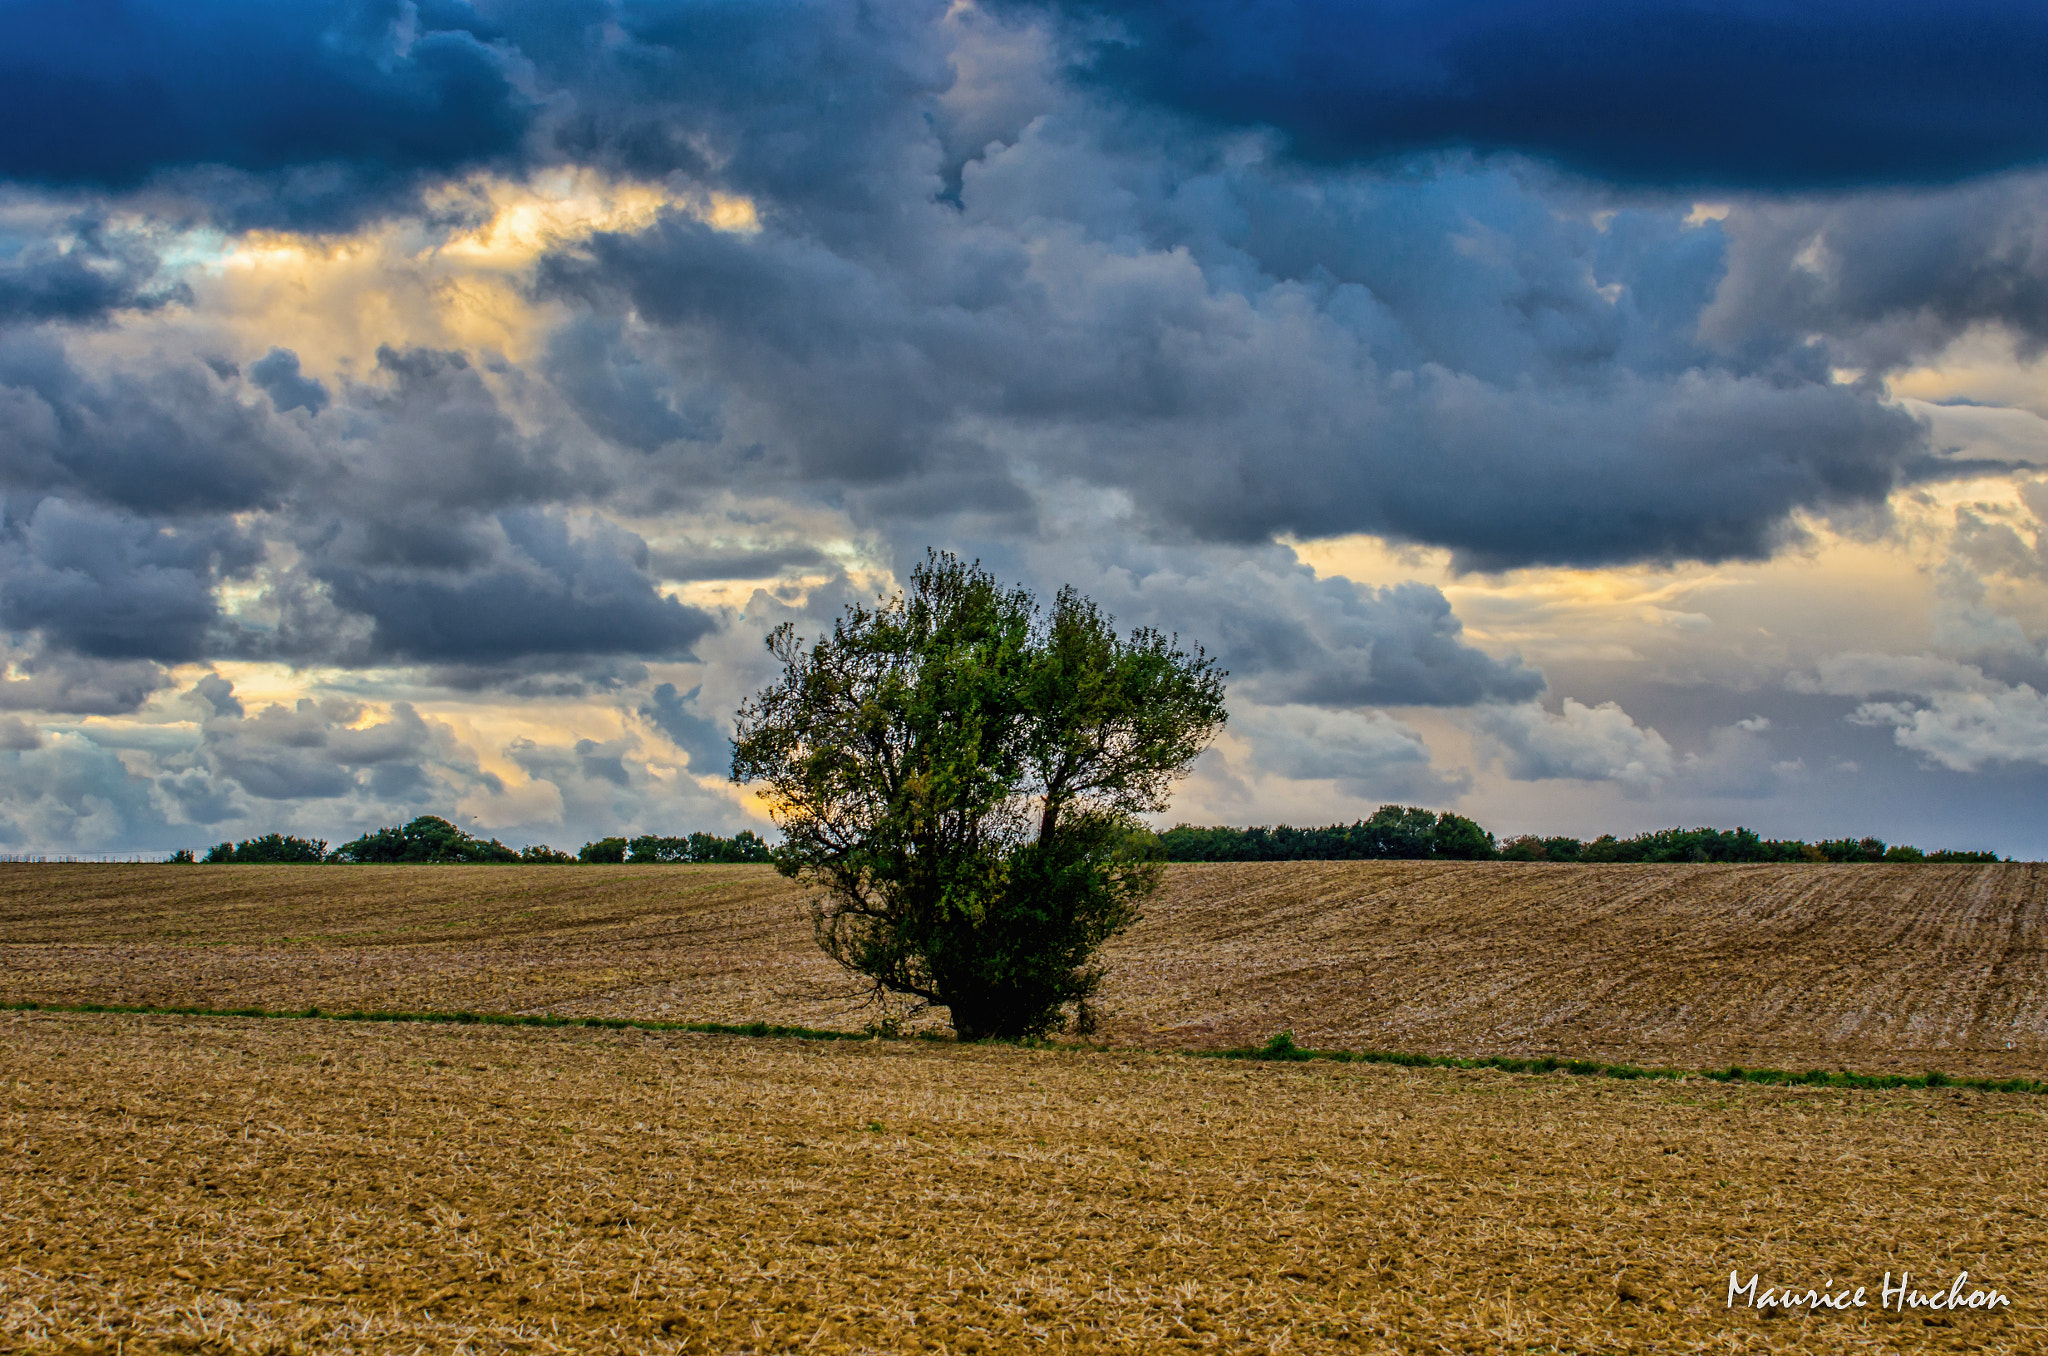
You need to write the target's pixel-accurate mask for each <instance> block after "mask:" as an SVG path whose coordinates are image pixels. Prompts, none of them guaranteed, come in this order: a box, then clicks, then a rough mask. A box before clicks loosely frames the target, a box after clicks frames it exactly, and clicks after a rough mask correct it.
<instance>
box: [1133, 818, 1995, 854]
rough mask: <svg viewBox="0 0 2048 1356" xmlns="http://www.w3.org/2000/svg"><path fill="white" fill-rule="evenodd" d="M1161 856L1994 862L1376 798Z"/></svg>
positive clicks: (1198, 834) (1877, 844)
mask: <svg viewBox="0 0 2048 1356" xmlns="http://www.w3.org/2000/svg"><path fill="white" fill-rule="evenodd" d="M1159 838H1160V842H1161V843H1162V844H1163V845H1164V847H1165V849H1166V859H1167V860H1168V861H1171V862H1286V861H1325V862H1338V861H1349V860H1354V859H1361V858H1466V859H1473V860H1477V859H1483V858H1488V857H1497V858H1500V859H1502V860H1504V861H1512V862H1632V863H1646V862H1923V861H1924V862H1995V861H1998V860H1999V856H1998V854H1997V853H1995V852H1922V851H1920V849H1918V848H1914V847H1907V846H1905V845H1904V844H1892V845H1889V846H1888V845H1887V844H1886V843H1885V841H1884V840H1883V839H1881V838H1830V839H1825V840H1823V841H1821V842H1818V843H1808V842H1803V841H1801V840H1800V839H1797V838H1792V839H1776V838H1760V837H1758V836H1757V835H1756V834H1755V833H1753V832H1751V831H1750V830H1748V829H1741V828H1737V829H1657V830H1654V831H1652V832H1650V833H1642V834H1637V835H1636V836H1635V837H1633V838H1616V837H1615V836H1614V835H1613V834H1611V833H1604V834H1602V835H1600V836H1599V837H1598V838H1596V839H1594V840H1593V841H1592V842H1590V843H1582V842H1580V841H1579V840H1578V839H1576V838H1564V837H1555V838H1538V837H1536V836H1535V835H1534V834H1525V835H1523V836H1522V837H1520V838H1513V839H1510V840H1508V841H1507V842H1506V843H1504V844H1501V845H1499V846H1498V847H1496V846H1495V844H1494V840H1493V836H1492V835H1491V834H1489V833H1487V832H1486V830H1485V829H1482V828H1481V827H1480V826H1479V825H1477V824H1475V823H1473V822H1472V821H1471V820H1469V819H1466V818H1465V817H1463V816H1462V815H1454V814H1451V813H1449V812H1448V811H1446V812H1445V813H1443V814H1440V815H1439V814H1433V813H1431V812H1430V811H1428V810H1424V809H1419V808H1417V807H1415V806H1408V807H1406V808H1403V807H1402V806H1399V805H1382V806H1381V807H1380V808H1379V809H1378V810H1377V811H1376V812H1374V814H1373V816H1372V818H1371V819H1362V820H1359V821H1358V822H1357V823H1355V824H1349V825H1345V824H1333V825H1331V826H1329V827H1328V828H1322V829H1296V828H1290V827H1288V826H1287V825H1285V824H1282V825H1280V826H1279V827H1278V828H1272V829H1266V828H1254V829H1231V828H1194V827H1191V826H1189V825H1186V824H1179V825H1175V826H1174V827H1173V828H1171V829H1168V830H1167V831H1166V832H1165V833H1163V834H1161V835H1159Z"/></svg>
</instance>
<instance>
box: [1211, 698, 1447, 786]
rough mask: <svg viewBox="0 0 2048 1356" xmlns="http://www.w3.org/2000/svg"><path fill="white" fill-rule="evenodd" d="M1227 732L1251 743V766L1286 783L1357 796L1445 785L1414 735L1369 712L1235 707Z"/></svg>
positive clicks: (1405, 727) (1423, 745)
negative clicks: (1318, 784)
mask: <svg viewBox="0 0 2048 1356" xmlns="http://www.w3.org/2000/svg"><path fill="white" fill-rule="evenodd" d="M1230 729H1231V730H1232V731H1233V732H1234V733H1235V734H1236V735H1238V736H1239V737H1242V738H1245V739H1248V740H1249V741H1250V742H1251V744H1252V758H1251V763H1252V766H1254V767H1256V768H1258V769H1259V770H1260V771H1263V772H1266V773H1270V774H1272V775H1274V776H1279V777H1283V778H1286V779H1288V780H1290V781H1333V782H1335V783H1337V785H1338V786H1339V787H1340V788H1342V789H1343V790H1344V791H1346V792H1347V793H1349V794H1351V795H1360V796H1414V795H1416V794H1419V793H1422V792H1425V791H1428V792H1434V793H1436V794H1439V795H1441V794H1442V793H1444V792H1445V791H1447V790H1448V789H1449V787H1448V786H1447V784H1446V783H1445V781H1444V779H1443V778H1441V777H1440V776H1437V775H1436V774H1435V773H1434V772H1433V770H1432V769H1431V767H1430V756H1429V746H1428V745H1427V744H1426V743H1424V742H1423V740H1422V737H1421V736H1420V735H1419V734H1417V733H1416V732H1415V731H1414V730H1412V729H1410V728H1409V727H1408V726H1406V725H1403V724H1402V723H1401V722H1399V721H1397V720H1394V719H1392V718H1390V717H1388V716H1385V715H1383V714H1381V713H1379V712H1376V711H1374V712H1365V713H1355V712H1349V711H1326V710H1319V709H1317V708H1315V707H1308V706H1284V705H1283V706H1246V705H1242V704H1239V705H1237V706H1235V707H1234V708H1233V710H1232V711H1231V723H1230Z"/></svg>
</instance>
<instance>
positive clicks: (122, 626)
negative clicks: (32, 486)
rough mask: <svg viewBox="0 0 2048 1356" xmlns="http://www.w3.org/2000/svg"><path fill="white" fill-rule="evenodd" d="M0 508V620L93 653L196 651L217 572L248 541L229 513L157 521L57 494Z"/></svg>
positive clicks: (245, 553)
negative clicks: (22, 510)
mask: <svg viewBox="0 0 2048 1356" xmlns="http://www.w3.org/2000/svg"><path fill="white" fill-rule="evenodd" d="M15 510H16V506H15V505H14V504H13V503H8V504H7V505H6V506H5V510H4V511H0V625H5V626H7V627H8V628H10V629H12V630H15V631H35V632H38V633H40V634H41V635H42V637H43V638H44V641H45V643H46V644H48V645H50V646H53V647H55V648H57V649H61V650H68V651H71V652H74V653H76V654H80V655H84V656H86V657H88V658H94V659H114V660H159V661H163V662H167V663H169V662H178V661H182V660H191V659H198V658H201V657H202V656H203V655H204V654H205V653H206V650H207V633H208V631H209V630H210V629H211V628H212V626H213V624H214V621H215V618H216V616H217V615H218V611H219V609H218V606H217V603H216V601H215V596H214V590H215V588H216V586H217V585H218V583H219V581H220V580H221V579H222V578H224V577H228V576H231V575H234V574H237V573H240V572H243V571H245V570H246V569H247V568H248V567H249V566H251V565H252V564H254V562H255V559H256V555H257V551H258V547H257V544H256V543H255V542H254V541H252V540H251V539H250V538H249V537H248V536H246V535H245V534H244V533H243V532H242V531H241V530H240V529H239V528H237V527H235V526H234V525H233V524H232V523H229V522H205V521H202V522H197V523H189V524H181V525H175V526H160V525H157V524H155V523H151V522H147V521H144V520H141V519H137V518H134V517H131V516H129V515H127V514H124V513H118V512H111V511H108V510H105V509H99V508H94V507H91V506H88V505H78V504H72V503H69V502H67V501H65V500H62V499H55V498H50V499H43V500H41V501H40V502H36V503H34V505H33V507H32V508H31V509H30V510H29V511H28V512H27V513H26V514H25V515H21V516H17V515H16V511H15Z"/></svg>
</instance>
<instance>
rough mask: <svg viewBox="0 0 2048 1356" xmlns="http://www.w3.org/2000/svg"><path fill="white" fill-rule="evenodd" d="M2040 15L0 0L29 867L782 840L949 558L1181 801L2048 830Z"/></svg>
mask: <svg viewBox="0 0 2048 1356" xmlns="http://www.w3.org/2000/svg"><path fill="white" fill-rule="evenodd" d="M2044 525H2048V10H2044V9H2043V8H2042V7H2040V6H2039V5H2038V4H2033V3H2007V2H2004V0H1995V2H1994V0H1945V2H1944V3H1941V4H1932V3H1882V2H1881V0H1860V2H1859V3H1853V4H1852V3H1848V0H1800V2H1799V3H1788V2H1787V0H1741V2H1739V3H1738V2H1736V0H1692V2H1691V3H1687V4H1684V5H1673V4H1670V3H1668V2H1667V0H1541V2H1540V3H1539V2H1538V0H1428V2H1427V3H1424V2H1423V0H1347V2H1346V3H1337V2H1336V0H1318V2H1316V3H1308V2H1305V0H1293V2H1287V0H1177V3H1174V4H1171V5H1164V4H1156V3H1144V4H1141V3H1135V2H1132V3H1120V2H1118V0H1107V2H1105V3H1097V4H1089V3H1057V2H1053V0H1048V2H1046V3H1030V2H1028V0H979V3H970V2H969V0H941V2H939V3H927V0H867V2H865V3H861V2H859V0H838V2H835V3H811V2H808V0H773V2H769V0H468V2H467V3H464V0H295V2H294V3H289V4H287V3H273V2H272V0H176V3H173V2H172V0H0V852H9V853H20V852H50V853H62V852H81V853H84V852H107V853H127V852H136V853H155V852H163V851H168V850H170V849H174V848H179V847H204V846H206V845H208V844H210V843H214V842H219V841H224V840H230V839H238V838H244V837H248V836H251V835H253V834H258V833H264V832H272V831H278V832H287V833H297V834H303V835H306V836H310V837H317V838H323V839H327V840H329V841H330V842H334V843H338V842H340V841H342V840H345V839H347V838H350V837H353V836H355V835H357V834H359V833H362V832H364V831H366V830H369V829H373V828H376V827H378V826H380V825H385V824H393V823H399V822H403V821H404V820H406V819H409V818H411V817H412V816H414V815H416V814H423V813H431V814H440V815H443V816H445V817H448V818H450V819H452V820H454V821H456V822H457V823H459V824H461V825H462V826H463V827H465V828H468V829H471V830H472V831H475V832H478V833H481V834H484V835H486V836H495V837H499V838H502V839H503V840H505V841H506V842H509V843H512V844H514V845H515V846H516V845H523V844H526V843H538V842H546V843H551V844H553V845H556V846H566V847H570V848H573V847H575V846H577V845H579V844H580V843H582V842H584V841H587V840H589V839H593V838H596V837H600V836H603V835H607V834H613V833H629V834H630V833H641V832H651V833H662V834H680V833H687V832H692V831H712V832H720V833H731V832H734V831H736V830H738V829H741V828H755V829H759V830H766V829H767V828H768V820H767V815H766V810H765V807H764V806H763V804H762V803H761V802H760V801H759V800H758V799H757V798H756V797H754V796H753V795H752V794H751V792H750V791H749V790H748V789H746V788H743V787H737V786H734V785H732V784H731V783H730V782H729V780H728V772H729V757H730V747H729V744H728V742H727V740H728V736H729V734H730V732H731V728H732V718H733V712H734V711H735V709H736V708H737V707H738V706H739V704H740V703H741V702H742V701H743V700H744V699H745V698H746V697H747V696H748V695H749V694H750V693H752V692H754V691H755V690H757V689H758V688H759V687H761V686H762V685H763V684H764V683H765V682H766V681H767V680H768V679H769V677H770V676H771V674H772V672H773V661H772V659H771V658H770V656H769V655H768V654H767V651H766V649H765V646H764V644H763V641H764V638H765V636H766V635H767V633H768V632H769V631H770V630H772V629H773V628H774V627H775V626H777V625H779V624H780V623H782V622H785V621H789V622H793V623H795V624H796V627H797V629H798V632H799V634H807V635H816V634H819V633H820V632H822V631H823V630H824V629H826V628H828V627H829V625H830V623H831V621H832V619H833V618H834V617H835V616H837V615H838V614H839V613H840V612H841V610H842V609H843V608H844V607H845V606H846V605H847V604H848V603H849V602H853V601H860V600H868V599H872V598H874V597H875V596H877V595H880V594H884V593H887V592H890V591H892V590H893V589H894V588H895V587H897V585H898V584H899V582H900V581H902V580H903V579H904V578H906V577H907V573H908V570H909V567H910V566H911V565H912V564H913V563H914V562H915V561H917V560H918V559H920V558H922V556H923V554H924V552H925V551H926V549H927V548H931V547H936V548H940V549H946V550H951V551H954V552H956V553H959V554H960V555H962V556H965V557H969V558H975V559H979V560H981V561H982V562H983V563H984V564H985V565H986V566H988V567H989V568H990V569H991V570H993V571H994V572H995V573H996V574H997V575H999V576H1000V577H1002V578H1004V579H1006V580H1014V581H1017V582H1021V583H1024V584H1026V585H1028V586H1030V587H1031V588H1033V589H1035V590H1037V591H1038V592H1039V593H1041V594H1042V595H1045V596H1050V594H1051V593H1052V592H1053V591H1054V590H1056V589H1058V588H1059V587H1060V586H1062V585H1066V584H1071V585H1074V586H1075V587H1077V588H1079V589H1080V590H1081V591H1082V592H1084V593H1086V594H1087V595H1089V596H1090V597H1092V598H1094V599H1095V600H1096V601H1097V602H1099V603H1101V604H1102V605H1103V606H1104V607H1105V608H1106V609H1107V610H1109V611H1110V612H1112V613H1113V614H1114V615H1115V616H1116V617H1117V618H1118V620H1119V622H1120V624H1122V625H1124V626H1141V625H1142V626H1153V627H1158V628H1160V629H1162V630H1166V631H1170V632H1174V633H1176V634H1178V635H1179V636H1180V637H1181V638H1182V639H1183V640H1184V641H1187V642H1199V643H1200V644H1202V645H1203V646H1205V647H1206V648H1207V650H1208V651H1209V652H1210V653H1212V654H1214V655H1216V656H1217V657H1218V658H1219V659H1220V660H1221V662H1222V664H1223V666H1224V667H1225V668H1227V669H1228V670H1229V671H1230V675H1231V677H1230V680H1229V710H1230V719H1229V724H1228V727H1227V729H1226V731H1225V732H1224V734H1223V735H1222V736H1221V737H1220V738H1219V739H1218V741H1217V742H1216V744H1215V745H1214V746H1213V747H1212V748H1211V750H1210V751H1209V752H1208V753H1206V754H1204V755H1203V756H1202V757H1201V759H1200V760H1198V762H1197V763H1196V764H1195V765H1194V766H1193V768H1192V770H1191V772H1190V774H1189V776H1188V777H1187V778H1186V779H1185V780H1184V781H1183V782H1182V783H1180V785H1179V787H1178V789H1177V791H1176V793H1175V796H1174V800H1173V803H1172V805H1171V806H1170V807H1169V808H1168V809H1167V810H1166V811H1165V812H1164V813H1162V814H1161V815H1159V816H1158V817H1157V818H1158V822H1159V823H1160V824H1161V825H1162V826H1164V825H1168V824H1172V823H1175V822H1183V821H1184V822H1190V823H1198V824H1238V825H1246V824H1271V823H1280V822H1286V823H1294V824H1321V823H1332V822H1348V821H1350V820H1352V819H1355V818H1358V817H1360V816H1362V815H1366V814H1369V813H1371V811H1372V810H1373V809H1374V808H1375V807H1377V806H1378V805H1380V804H1382V803H1385V802H1390V801H1391V802H1400V803H1403V804H1420V805H1425V806H1430V807H1433V808H1438V809H1453V810H1456V811H1458V812H1460V813H1463V814H1467V815H1471V816H1473V817H1474V818H1476V819H1478V820H1479V821H1480V822H1481V823H1482V824H1484V825H1485V826H1486V827H1488V828H1489V829H1492V830H1493V831H1494V832H1496V833H1497V834H1500V835H1501V836H1503V837H1507V836H1512V835H1516V834H1522V833H1540V834H1571V835H1574V836H1579V837H1592V836H1594V835H1597V834H1599V833H1603V832H1613V833H1618V834H1624V835H1625V834H1629V833H1635V832H1640V831H1643V830H1647V829H1652V828H1658V827H1669V826H1672V825H1686V826H1692V825H1701V824H1710V825H1716V826H1721V827H1731V826H1734V825H1738V824H1740V825H1745V826H1748V827H1750V828H1752V829H1755V830H1756V831H1758V832H1760V833H1763V834H1765V835H1766V836H1774V837H1804V838H1819V837H1839V836H1845V835H1847V836H1859V837H1860V836H1863V835H1868V834H1874V835H1877V836H1879V837H1882V838H1885V839H1886V840H1888V841H1892V842H1909V843H1914V844H1917V845H1919V846H1921V847H1924V848H1929V849H1935V848H1967V849H1991V850H1995V851H1998V852H2000V853H2004V854H2008V855H2013V856H2017V857H2026V858H2040V857H2044V856H2048V816H2044V815H2043V813H2042V810H2043V807H2044V806H2048V696H2044V693H2048V535H2044V533H2048V526H2044Z"/></svg>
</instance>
